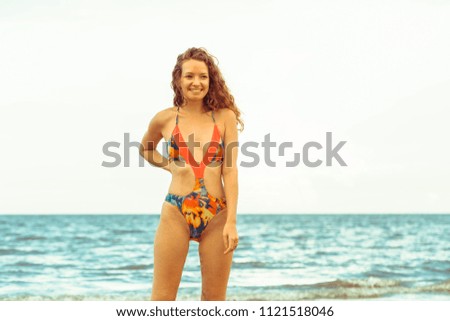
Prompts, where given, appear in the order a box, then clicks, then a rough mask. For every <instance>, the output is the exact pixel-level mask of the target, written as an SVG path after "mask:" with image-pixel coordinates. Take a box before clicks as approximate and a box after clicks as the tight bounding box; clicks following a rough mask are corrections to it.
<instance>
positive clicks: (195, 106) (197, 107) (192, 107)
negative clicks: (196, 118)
mask: <svg viewBox="0 0 450 321" xmlns="http://www.w3.org/2000/svg"><path fill="white" fill-rule="evenodd" d="M182 108H184V109H185V110H188V111H189V113H192V114H203V113H204V112H205V109H204V108H203V101H202V100H198V101H189V102H187V103H186V104H185V105H183V106H182Z"/></svg>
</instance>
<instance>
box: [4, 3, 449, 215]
mask: <svg viewBox="0 0 450 321" xmlns="http://www.w3.org/2000/svg"><path fill="white" fill-rule="evenodd" d="M38 3H39V4H38ZM0 30H1V32H0V88H1V94H0V108H1V109H0V142H1V146H2V149H1V158H0V162H1V163H0V164H1V166H0V213H1V214H10V213H12V214H15V213H29V214H44V213H54V214H59V213H63V214H64V213H74V214H78V213H83V214H84V213H86V214H87V213H106V214H109V213H114V214H115V213H124V214H135V213H139V214H157V213H159V212H160V209H161V206H162V203H163V200H164V196H165V195H166V193H167V191H168V187H169V183H170V173H168V172H166V171H163V170H161V169H158V168H155V167H152V166H151V165H148V164H147V165H146V166H145V167H143V168H140V167H139V166H138V151H137V148H134V149H131V150H130V152H131V164H130V167H124V164H123V162H122V164H121V165H120V166H119V167H116V168H105V167H102V166H101V164H102V162H103V161H111V158H109V157H107V156H105V155H104V154H103V151H102V148H103V145H104V144H105V143H107V142H111V141H115V142H118V143H120V144H121V149H120V154H121V155H122V159H123V155H124V151H123V149H122V147H123V143H124V134H125V133H129V135H130V138H131V140H132V141H138V142H139V141H140V140H141V138H142V136H143V134H144V132H145V130H146V127H147V125H148V122H149V121H150V119H151V118H152V117H153V116H154V114H155V113H156V112H158V111H159V110H161V109H164V108H167V107H170V106H172V97H173V92H172V90H171V88H170V81H171V72H172V69H173V66H174V65H175V62H176V57H177V56H178V55H179V54H180V53H182V52H183V51H185V50H186V49H187V48H189V47H205V48H206V49H207V50H208V51H209V52H211V53H212V54H213V55H215V56H216V57H217V58H218V59H219V67H220V68H221V71H222V73H223V75H224V77H225V80H226V82H227V85H228V87H229V88H230V90H231V92H232V94H233V95H234V97H235V99H236V102H237V105H238V107H239V108H240V109H241V111H242V117H243V120H244V122H245V130H244V132H243V133H242V134H240V142H241V144H242V143H244V142H249V141H253V142H259V146H260V147H259V148H258V149H253V151H256V152H257V153H258V154H259V156H260V157H261V158H263V157H264V156H263V155H264V150H263V148H262V147H261V142H262V141H263V140H264V136H265V135H266V134H269V133H270V136H271V139H272V141H274V142H276V143H277V146H279V144H281V143H282V142H293V146H294V147H293V148H292V150H290V151H288V152H287V153H286V154H285V156H284V157H283V156H276V154H277V152H276V149H272V160H276V162H277V165H276V167H273V168H272V167H269V166H267V165H265V164H264V162H260V164H259V165H258V166H256V167H253V168H245V167H239V206H238V212H239V213H449V212H450V169H449V164H450V151H449V147H448V146H449V143H448V138H449V137H450V129H449V126H448V122H449V120H450V117H449V116H450V111H449V108H450V95H449V93H450V59H448V57H450V42H449V40H448V39H450V4H449V2H447V1H437V0H434V1H428V0H427V1H425V0H423V1H418V0H416V1H189V2H186V1H109V0H108V1H107V0H104V1H99V0H89V1H87V0H86V1H45V0H44V1H39V2H34V1H21V3H17V1H2V2H1V3H0ZM326 132H332V133H333V145H336V144H337V143H338V142H339V141H346V142H347V143H346V144H345V145H344V146H343V147H342V149H341V150H340V152H339V155H340V156H341V157H342V158H343V159H344V161H345V162H346V163H347V165H348V166H346V167H342V166H340V165H339V164H338V163H337V162H336V161H334V163H333V166H330V167H327V166H325V162H324V163H323V164H322V165H321V166H319V167H316V168H311V167H307V166H306V165H305V164H304V163H300V164H299V165H298V166H296V167H286V165H285V163H286V162H287V161H290V160H292V157H293V153H294V152H302V147H303V145H304V144H306V143H308V142H312V141H314V142H318V143H320V144H322V145H323V146H325V137H326ZM324 150H325V149H322V150H320V151H315V152H311V155H310V157H311V160H315V159H317V158H320V159H322V160H325V153H324ZM240 161H250V159H249V158H248V157H245V156H243V155H242V154H241V155H240V156H239V162H240Z"/></svg>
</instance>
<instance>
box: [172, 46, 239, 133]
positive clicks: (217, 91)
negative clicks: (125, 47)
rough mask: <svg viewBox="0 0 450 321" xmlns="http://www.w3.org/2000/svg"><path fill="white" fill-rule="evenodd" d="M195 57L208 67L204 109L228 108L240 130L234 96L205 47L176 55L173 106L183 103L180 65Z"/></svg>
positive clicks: (173, 75)
mask: <svg viewBox="0 0 450 321" xmlns="http://www.w3.org/2000/svg"><path fill="white" fill-rule="evenodd" d="M189 59H195V60H198V61H203V62H204V63H205V64H206V66H207V67H208V73H209V90H208V93H207V94H206V96H205V98H203V106H204V108H205V111H210V110H217V109H220V108H229V109H231V110H232V111H233V112H234V114H235V115H236V121H237V123H239V125H240V131H242V130H243V129H244V123H243V121H242V120H241V118H240V116H241V112H240V111H239V109H238V108H237V106H236V104H235V102H234V97H233V96H232V95H231V94H230V91H229V89H228V87H227V85H226V84H225V80H224V79H223V76H222V73H221V72H220V70H219V67H217V64H216V63H215V61H214V59H216V60H217V61H218V59H217V58H216V57H214V56H213V55H211V54H210V53H208V51H207V50H206V49H205V48H189V49H188V50H186V51H185V52H184V53H182V54H180V55H178V58H177V63H176V64H175V67H174V68H173V71H172V83H171V87H172V89H173V91H174V97H173V103H174V105H175V106H182V105H183V103H184V98H183V93H182V91H181V87H180V79H181V67H182V65H183V63H184V62H185V61H186V60H189Z"/></svg>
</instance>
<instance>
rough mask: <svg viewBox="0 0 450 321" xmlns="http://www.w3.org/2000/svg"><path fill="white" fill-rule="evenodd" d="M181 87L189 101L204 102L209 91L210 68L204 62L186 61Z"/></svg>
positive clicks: (182, 71)
mask: <svg viewBox="0 0 450 321" xmlns="http://www.w3.org/2000/svg"><path fill="white" fill-rule="evenodd" d="M180 85H181V91H182V92H183V96H184V98H186V99H187V100H188V101H189V100H191V101H195V100H202V99H203V98H204V97H205V96H206V94H207V93H208V89H209V74H208V66H206V64H205V63H204V62H203V61H199V60H194V59H189V60H186V61H185V62H184V63H183V64H182V65H181V79H180Z"/></svg>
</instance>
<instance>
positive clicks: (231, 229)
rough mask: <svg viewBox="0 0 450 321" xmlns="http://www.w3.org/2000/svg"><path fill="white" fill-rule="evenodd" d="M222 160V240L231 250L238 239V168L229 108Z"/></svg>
mask: <svg viewBox="0 0 450 321" xmlns="http://www.w3.org/2000/svg"><path fill="white" fill-rule="evenodd" d="M224 120H225V121H224V123H225V133H224V136H225V137H224V143H225V151H224V161H223V164H222V175H223V183H224V190H225V198H226V201H227V221H226V223H225V226H224V229H223V240H224V244H225V248H226V250H225V252H224V254H227V253H228V252H231V251H233V250H234V249H235V248H236V246H237V242H238V240H239V237H238V234H237V229H236V212H237V200H238V169H237V156H238V151H239V143H238V131H237V122H236V115H235V114H234V112H233V111H232V110H231V109H225V110H224Z"/></svg>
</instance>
